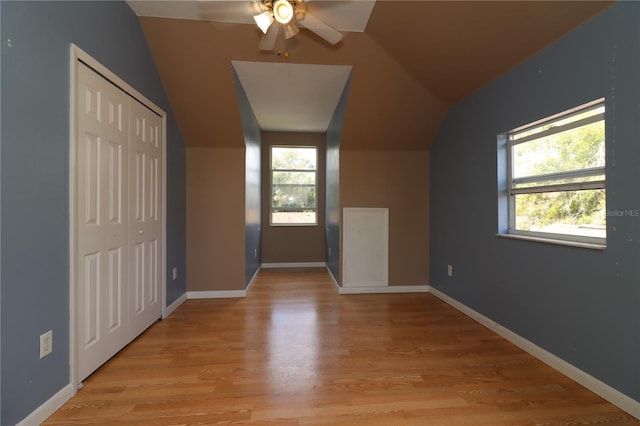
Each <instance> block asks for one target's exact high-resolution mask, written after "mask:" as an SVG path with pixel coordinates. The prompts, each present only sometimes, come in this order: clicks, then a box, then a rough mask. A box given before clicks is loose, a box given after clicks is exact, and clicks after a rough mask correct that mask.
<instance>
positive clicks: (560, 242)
mask: <svg viewBox="0 0 640 426" xmlns="http://www.w3.org/2000/svg"><path fill="white" fill-rule="evenodd" d="M496 237H500V238H507V239H511V240H524V241H533V242H536V243H546V244H555V245H560V246H569V247H578V248H586V249H591V250H604V249H606V248H607V245H606V244H595V243H581V242H578V241H567V240H558V239H553V238H542V237H530V236H527V235H516V234H496Z"/></svg>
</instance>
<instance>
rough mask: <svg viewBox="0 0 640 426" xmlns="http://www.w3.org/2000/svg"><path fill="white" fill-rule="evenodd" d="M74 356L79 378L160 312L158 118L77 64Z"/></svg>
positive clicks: (160, 240)
mask: <svg viewBox="0 0 640 426" xmlns="http://www.w3.org/2000/svg"><path fill="white" fill-rule="evenodd" d="M77 70H78V73H77V87H76V94H77V99H76V102H77V103H76V105H77V116H76V126H77V129H76V135H77V137H76V165H75V167H76V194H75V196H76V212H75V218H76V219H75V222H76V223H75V235H76V250H75V252H76V259H75V265H76V271H75V277H76V286H75V288H76V297H75V300H76V356H77V368H78V370H77V379H78V381H82V380H84V379H85V378H86V377H87V376H89V375H90V374H91V373H92V372H93V371H95V370H96V369H97V368H98V367H100V366H101V365H102V364H103V363H104V362H106V361H107V360H108V359H109V358H111V357H112V356H113V355H115V354H116V353H117V352H118V351H119V350H120V349H122V348H123V347H124V346H126V345H127V344H128V343H129V342H131V341H132V340H133V339H135V337H137V336H138V335H139V334H140V333H141V332H142V331H144V330H145V329H146V328H148V327H149V326H150V325H151V324H153V322H154V321H156V320H157V319H158V318H160V316H161V314H162V306H161V287H160V285H161V275H160V274H161V253H162V247H161V243H162V218H161V214H162V213H161V212H162V210H161V207H160V205H161V202H162V199H161V197H162V188H161V176H162V170H161V165H162V161H161V156H162V140H161V137H162V131H161V128H162V119H161V117H160V116H158V115H157V114H155V113H154V112H153V111H151V110H149V109H148V108H147V107H145V106H144V105H142V104H141V103H139V102H138V101H137V100H135V99H134V98H132V97H131V96H129V95H128V94H127V93H125V92H124V91H122V90H121V89H119V88H118V87H117V86H115V85H114V84H112V83H111V82H109V81H108V80H106V79H105V78H103V77H102V76H101V75H99V74H98V73H96V72H95V71H93V70H92V69H90V68H89V67H87V66H85V65H84V64H83V63H80V62H79V63H78V68H77Z"/></svg>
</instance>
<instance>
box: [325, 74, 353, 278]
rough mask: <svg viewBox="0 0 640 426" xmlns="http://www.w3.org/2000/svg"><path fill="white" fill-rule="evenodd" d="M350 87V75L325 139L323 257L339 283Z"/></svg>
mask: <svg viewBox="0 0 640 426" xmlns="http://www.w3.org/2000/svg"><path fill="white" fill-rule="evenodd" d="M350 86H351V75H349V79H348V80H347V82H346V83H345V85H344V89H343V91H342V95H340V100H339V101H338V105H337V107H336V110H335V111H334V113H333V117H332V118H331V122H330V123H329V128H328V129H327V142H326V150H327V156H326V183H325V185H326V193H325V197H326V204H325V211H326V213H325V229H326V236H325V238H326V246H327V255H326V256H327V267H328V268H329V270H330V271H331V274H332V275H333V277H334V278H335V279H336V280H337V281H338V282H339V281H340V211H341V209H340V142H341V140H342V127H343V125H344V119H345V113H346V111H347V99H348V97H349V87H350ZM329 252H331V254H329Z"/></svg>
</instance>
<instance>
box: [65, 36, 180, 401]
mask: <svg viewBox="0 0 640 426" xmlns="http://www.w3.org/2000/svg"><path fill="white" fill-rule="evenodd" d="M70 50H71V54H70V55H69V56H70V64H69V68H70V72H69V78H70V83H69V85H70V90H69V93H70V100H69V102H70V103H69V105H70V114H69V116H70V117H69V223H68V225H69V311H70V312H69V365H70V369H69V381H70V383H71V386H72V395H75V393H76V392H77V391H78V383H77V371H76V370H77V357H76V352H75V348H76V338H75V337H76V336H75V334H76V326H75V322H76V310H75V306H76V305H75V289H76V288H75V286H76V278H75V268H76V264H75V252H76V245H75V238H76V235H75V229H74V228H75V225H74V224H75V213H74V212H75V202H76V199H75V191H76V185H75V179H76V173H75V170H76V161H75V157H76V149H75V146H76V143H75V142H76V131H75V129H76V109H77V105H76V80H77V72H76V67H77V63H78V62H79V61H81V62H83V63H85V64H86V65H87V66H89V67H90V68H92V69H93V70H94V71H96V72H97V73H98V74H101V75H102V76H103V77H105V78H106V79H108V80H110V81H111V83H113V84H114V85H116V86H117V87H119V88H120V89H122V90H124V91H125V92H126V93H127V94H129V96H131V97H133V98H134V99H136V100H137V101H138V102H140V103H142V104H143V105H144V106H145V107H147V108H149V109H150V110H151V111H153V112H154V113H156V114H158V115H159V116H160V118H161V120H162V177H161V179H162V191H161V193H162V203H161V208H162V225H161V226H162V253H161V259H160V261H161V265H160V268H161V271H166V270H167V268H166V265H167V143H168V141H167V113H166V112H165V111H164V110H162V108H160V107H159V106H157V105H156V104H155V103H153V102H152V101H151V100H149V99H148V98H147V97H146V96H144V95H143V94H142V93H140V92H138V91H137V90H136V89H134V88H133V87H131V86H130V85H129V84H127V83H126V82H125V81H124V80H123V79H121V78H120V77H118V76H117V75H116V74H114V73H113V72H111V71H110V70H109V69H108V68H107V67H105V66H104V65H102V64H101V63H100V62H98V61H97V60H96V59H94V58H93V57H91V56H90V55H89V54H88V53H86V52H85V51H83V50H82V49H80V48H79V47H78V46H76V45H75V44H73V43H72V44H71V45H70ZM160 287H161V306H162V307H161V309H162V318H165V317H166V316H168V315H169V313H170V312H169V313H167V307H166V306H165V305H166V303H167V276H166V272H164V273H163V274H162V276H161V283H160Z"/></svg>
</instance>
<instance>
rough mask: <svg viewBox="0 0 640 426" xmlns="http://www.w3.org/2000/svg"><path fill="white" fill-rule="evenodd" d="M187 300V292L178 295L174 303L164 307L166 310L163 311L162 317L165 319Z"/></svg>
mask: <svg viewBox="0 0 640 426" xmlns="http://www.w3.org/2000/svg"><path fill="white" fill-rule="evenodd" d="M185 300H187V293H184V294H183V295H182V296H180V297H178V298H177V299H176V300H175V301H174V302H173V303H172V304H170V305H169V306H167V307H166V308H164V311H163V312H162V319H165V318H166V317H168V316H169V315H171V314H172V313H173V311H175V310H176V309H178V306H180V305H182V304H183V303H184V302H185Z"/></svg>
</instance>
